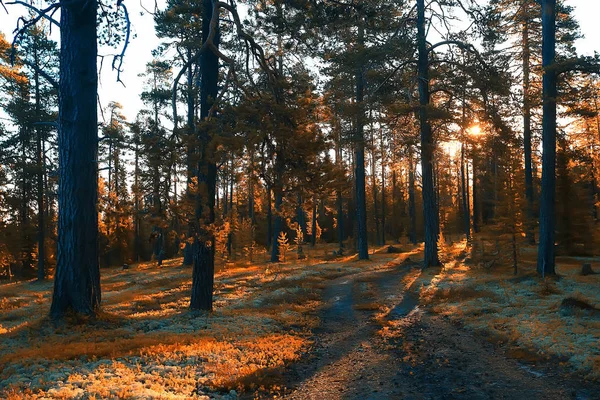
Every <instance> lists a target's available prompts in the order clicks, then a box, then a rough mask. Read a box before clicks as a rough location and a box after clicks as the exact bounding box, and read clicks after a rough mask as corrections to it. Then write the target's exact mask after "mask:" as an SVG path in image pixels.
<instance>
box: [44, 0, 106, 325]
mask: <svg viewBox="0 0 600 400" xmlns="http://www.w3.org/2000/svg"><path fill="white" fill-rule="evenodd" d="M96 9H97V2H96V1H95V0H85V1H83V0H74V1H71V2H66V3H63V4H62V6H61V16H60V20H61V21H60V24H61V25H60V31H61V35H60V37H61V51H60V83H59V121H58V123H59V130H58V148H59V185H58V204H59V217H58V261H57V265H56V275H55V278H54V294H53V297H52V307H51V309H50V314H51V316H52V317H53V318H61V317H63V316H64V314H65V313H66V312H67V311H68V310H73V311H74V312H75V313H77V314H82V315H94V314H95V312H96V311H97V309H98V308H99V306H100V298H101V295H100V268H99V265H98V211H97V203H98V120H97V118H98V117H97V98H96V96H97V93H98V76H97V64H96V59H97V56H98V51H97V32H96Z"/></svg>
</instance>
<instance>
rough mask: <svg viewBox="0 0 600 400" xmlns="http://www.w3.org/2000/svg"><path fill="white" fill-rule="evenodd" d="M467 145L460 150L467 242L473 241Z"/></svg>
mask: <svg viewBox="0 0 600 400" xmlns="http://www.w3.org/2000/svg"><path fill="white" fill-rule="evenodd" d="M465 164H466V159H465V143H464V142H463V143H462V145H461V148H460V186H461V198H462V208H463V214H464V215H463V218H464V228H465V236H466V238H467V240H471V210H470V209H469V208H470V207H469V189H468V187H467V176H466V173H465Z"/></svg>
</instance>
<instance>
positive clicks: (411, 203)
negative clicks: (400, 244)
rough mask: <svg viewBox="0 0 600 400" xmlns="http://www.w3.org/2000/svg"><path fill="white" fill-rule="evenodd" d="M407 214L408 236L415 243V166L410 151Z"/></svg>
mask: <svg viewBox="0 0 600 400" xmlns="http://www.w3.org/2000/svg"><path fill="white" fill-rule="evenodd" d="M408 163H409V166H408V215H409V218H410V231H409V233H408V238H409V240H410V242H411V243H412V244H417V205H416V199H415V167H414V165H413V158H412V151H411V152H410V153H409V160H408Z"/></svg>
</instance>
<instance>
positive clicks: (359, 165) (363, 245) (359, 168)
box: [354, 15, 369, 260]
mask: <svg viewBox="0 0 600 400" xmlns="http://www.w3.org/2000/svg"><path fill="white" fill-rule="evenodd" d="M363 18H364V17H363V16H362V15H360V16H359V20H358V51H359V52H360V53H362V52H363V51H364V40H365V26H364V20H363ZM363 69H364V65H363V55H362V54H361V55H359V62H358V65H357V67H356V104H357V106H358V112H357V115H356V138H355V141H356V143H355V150H354V151H355V153H354V157H355V172H354V173H355V179H356V225H357V246H358V259H359V260H368V259H369V244H368V238H367V195H366V190H365V186H366V185H365V183H366V182H365V137H364V123H365V122H364V119H365V116H364V108H363V107H364V104H363V102H364V71H363Z"/></svg>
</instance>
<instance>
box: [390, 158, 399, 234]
mask: <svg viewBox="0 0 600 400" xmlns="http://www.w3.org/2000/svg"><path fill="white" fill-rule="evenodd" d="M392 165H393V164H392ZM396 180H397V178H396V170H395V169H394V168H392V223H391V226H390V232H391V234H392V236H393V237H394V240H396V241H397V240H398V236H399V233H398V230H397V229H396V227H397V226H398V223H399V221H398V211H397V210H398V206H397V201H398V200H397V196H396V195H397V193H396V191H397V190H398V182H397V181H396Z"/></svg>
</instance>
